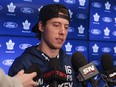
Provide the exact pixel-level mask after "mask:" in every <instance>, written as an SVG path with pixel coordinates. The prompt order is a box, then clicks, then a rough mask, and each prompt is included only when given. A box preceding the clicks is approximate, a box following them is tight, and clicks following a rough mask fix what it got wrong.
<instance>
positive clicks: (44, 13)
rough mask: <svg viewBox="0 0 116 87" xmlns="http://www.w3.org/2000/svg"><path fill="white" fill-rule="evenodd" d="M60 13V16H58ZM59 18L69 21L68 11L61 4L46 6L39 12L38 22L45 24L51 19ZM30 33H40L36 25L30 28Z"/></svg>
mask: <svg viewBox="0 0 116 87" xmlns="http://www.w3.org/2000/svg"><path fill="white" fill-rule="evenodd" d="M59 13H62V14H59ZM54 17H60V18H64V19H67V20H68V21H70V14H69V11H68V9H67V8H66V7H65V6H64V5H62V4H48V5H45V6H43V7H42V8H41V10H40V12H39V18H38V22H39V21H42V22H46V21H48V20H49V19H51V18H54ZM32 32H34V33H41V32H40V31H39V29H38V23H37V24H36V25H35V26H33V27H32Z"/></svg>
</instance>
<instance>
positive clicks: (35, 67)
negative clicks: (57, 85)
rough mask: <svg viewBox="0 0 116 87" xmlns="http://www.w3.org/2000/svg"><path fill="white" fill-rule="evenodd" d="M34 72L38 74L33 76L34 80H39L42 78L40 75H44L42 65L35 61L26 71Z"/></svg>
mask: <svg viewBox="0 0 116 87" xmlns="http://www.w3.org/2000/svg"><path fill="white" fill-rule="evenodd" d="M32 72H36V73H37V76H36V77H34V78H33V80H34V81H36V82H38V80H39V79H40V77H41V76H42V72H41V70H40V67H39V65H38V64H37V63H33V64H32V65H31V66H30V67H29V68H28V69H27V70H26V71H25V73H32Z"/></svg>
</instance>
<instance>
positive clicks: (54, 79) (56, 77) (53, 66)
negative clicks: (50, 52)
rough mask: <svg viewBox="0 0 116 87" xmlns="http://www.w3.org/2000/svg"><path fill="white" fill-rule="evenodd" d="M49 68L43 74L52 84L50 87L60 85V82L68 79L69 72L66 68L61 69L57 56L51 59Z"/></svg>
mask: <svg viewBox="0 0 116 87" xmlns="http://www.w3.org/2000/svg"><path fill="white" fill-rule="evenodd" d="M49 68H50V69H49V70H47V71H45V72H44V74H43V81H44V82H46V83H48V84H50V87H58V84H61V83H63V82H66V81H67V74H66V72H65V71H64V70H61V68H60V64H59V60H58V59H57V58H52V59H50V61H49Z"/></svg>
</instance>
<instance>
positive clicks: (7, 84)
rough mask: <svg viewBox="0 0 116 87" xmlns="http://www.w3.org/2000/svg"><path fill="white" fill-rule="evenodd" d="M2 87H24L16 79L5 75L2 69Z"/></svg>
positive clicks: (0, 85) (0, 84)
mask: <svg viewBox="0 0 116 87" xmlns="http://www.w3.org/2000/svg"><path fill="white" fill-rule="evenodd" d="M0 87H23V85H22V84H21V82H20V81H19V80H18V79H17V78H16V77H10V76H8V75H5V73H4V72H3V70H2V69H0Z"/></svg>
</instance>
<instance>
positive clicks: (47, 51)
mask: <svg viewBox="0 0 116 87" xmlns="http://www.w3.org/2000/svg"><path fill="white" fill-rule="evenodd" d="M37 49H38V50H40V51H42V52H44V53H45V54H46V55H48V56H49V57H50V58H55V57H56V56H58V55H59V49H52V48H50V47H48V46H47V45H42V44H41V43H40V44H39V46H38V47H37Z"/></svg>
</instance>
